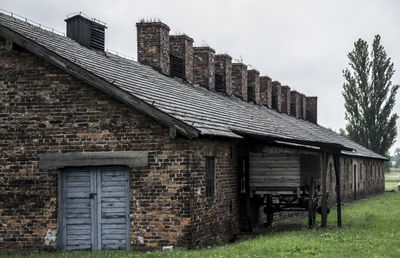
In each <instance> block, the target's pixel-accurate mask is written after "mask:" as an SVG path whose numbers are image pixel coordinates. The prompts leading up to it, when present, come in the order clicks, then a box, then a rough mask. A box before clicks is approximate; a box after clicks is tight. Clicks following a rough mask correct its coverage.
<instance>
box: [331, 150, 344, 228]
mask: <svg viewBox="0 0 400 258" xmlns="http://www.w3.org/2000/svg"><path fill="white" fill-rule="evenodd" d="M333 160H334V162H335V174H336V205H337V223H338V227H342V199H341V197H340V157H339V153H335V154H334V155H333Z"/></svg>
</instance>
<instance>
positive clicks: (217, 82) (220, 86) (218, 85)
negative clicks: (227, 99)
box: [215, 74, 225, 93]
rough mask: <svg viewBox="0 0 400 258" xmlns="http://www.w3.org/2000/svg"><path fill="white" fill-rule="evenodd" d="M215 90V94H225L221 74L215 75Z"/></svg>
mask: <svg viewBox="0 0 400 258" xmlns="http://www.w3.org/2000/svg"><path fill="white" fill-rule="evenodd" d="M215 90H216V91H217V92H223V93H224V92H225V82H224V76H223V75H222V74H215Z"/></svg>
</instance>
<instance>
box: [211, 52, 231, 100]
mask: <svg viewBox="0 0 400 258" xmlns="http://www.w3.org/2000/svg"><path fill="white" fill-rule="evenodd" d="M215 90H216V91H217V92H222V93H226V94H227V95H228V96H230V95H232V57H230V56H229V55H226V54H222V55H215Z"/></svg>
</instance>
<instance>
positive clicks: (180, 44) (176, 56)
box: [169, 35, 193, 83]
mask: <svg viewBox="0 0 400 258" xmlns="http://www.w3.org/2000/svg"><path fill="white" fill-rule="evenodd" d="M169 54H170V75H171V77H179V78H182V79H185V80H186V81H188V82H189V83H193V39H192V38H191V37H189V36H187V35H171V36H169Z"/></svg>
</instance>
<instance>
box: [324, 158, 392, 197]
mask: <svg viewBox="0 0 400 258" xmlns="http://www.w3.org/2000/svg"><path fill="white" fill-rule="evenodd" d="M354 166H355V169H356V173H354ZM340 173H341V174H340V176H341V180H340V191H341V192H340V193H341V198H342V200H343V201H344V202H346V201H353V200H358V199H362V198H368V197H369V196H372V195H375V194H380V193H383V192H384V191H385V178H384V161H380V160H377V159H366V158H356V157H349V156H341V157H340ZM354 176H356V178H355V179H356V181H355V184H354ZM327 188H328V192H329V203H331V204H334V203H335V202H336V175H335V166H334V163H333V158H332V156H330V157H329V162H328V170H327Z"/></svg>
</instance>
